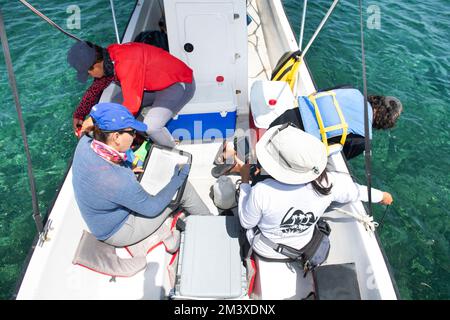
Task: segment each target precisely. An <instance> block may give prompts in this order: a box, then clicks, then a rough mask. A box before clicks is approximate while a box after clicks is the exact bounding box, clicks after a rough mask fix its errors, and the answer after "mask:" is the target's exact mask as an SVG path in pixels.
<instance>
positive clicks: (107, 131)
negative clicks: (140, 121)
mask: <svg viewBox="0 0 450 320" xmlns="http://www.w3.org/2000/svg"><path fill="white" fill-rule="evenodd" d="M102 131H103V132H105V133H111V132H118V133H120V134H122V133H128V134H129V135H130V136H132V137H133V138H134V137H136V132H137V130H136V129H131V130H117V131H110V130H102Z"/></svg>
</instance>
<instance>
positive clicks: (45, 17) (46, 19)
mask: <svg viewBox="0 0 450 320" xmlns="http://www.w3.org/2000/svg"><path fill="white" fill-rule="evenodd" d="M19 1H20V2H22V4H23V5H24V6H26V7H27V8H28V9H30V10H31V11H33V12H34V13H35V14H37V15H38V16H39V17H41V18H42V19H44V20H45V21H46V22H47V23H48V24H50V25H51V26H53V27H55V28H56V29H58V30H59V31H61V32H62V33H64V34H65V35H67V36H69V37H71V38H72V39H75V40H77V41H82V40H81V39H80V38H78V37H76V36H74V35H73V34H71V33H69V32H67V31H66V30H64V29H63V28H61V27H60V26H58V25H57V24H56V23H54V22H53V21H52V20H51V19H49V18H48V17H47V16H45V15H44V14H43V13H42V12H40V11H39V10H38V9H36V8H35V7H33V6H32V5H31V4H29V3H28V2H27V1H25V0H19Z"/></svg>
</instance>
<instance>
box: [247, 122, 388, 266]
mask: <svg viewBox="0 0 450 320" xmlns="http://www.w3.org/2000/svg"><path fill="white" fill-rule="evenodd" d="M256 156H257V158H258V161H259V163H260V164H261V166H262V169H264V170H265V171H266V172H267V174H268V175H270V178H268V179H265V180H263V181H260V182H258V183H257V184H256V185H254V186H253V187H251V186H250V184H249V182H250V167H249V165H248V164H246V165H244V166H243V167H242V168H241V178H242V183H241V185H240V194H239V211H238V212H239V219H240V222H241V225H242V227H243V228H245V229H248V230H247V239H248V241H249V243H250V244H252V246H253V250H254V251H255V252H256V253H257V254H259V255H260V256H263V257H266V258H270V259H286V256H284V255H282V254H280V253H278V252H276V251H275V250H274V249H272V248H271V247H269V246H268V245H267V244H265V243H264V242H263V241H256V243H253V238H254V235H255V227H257V228H258V229H259V230H260V232H261V233H262V234H263V235H264V236H265V237H267V238H269V239H270V240H272V241H273V242H275V243H277V244H283V245H286V246H290V247H292V248H295V249H298V250H299V249H301V248H303V247H304V246H305V245H306V244H308V242H309V241H310V240H311V238H312V236H313V230H314V225H315V224H316V223H317V221H318V220H319V218H320V217H321V216H322V215H323V213H324V212H325V210H326V209H327V208H328V206H329V205H330V204H331V202H333V201H336V202H340V203H346V202H352V201H358V200H361V201H367V187H366V186H361V185H359V184H357V183H354V182H353V181H352V179H351V178H349V176H348V174H345V173H337V172H327V170H326V166H327V160H328V158H327V152H326V148H325V146H324V144H323V143H322V142H321V141H320V140H318V139H317V138H316V137H314V136H312V135H310V134H308V133H306V132H304V131H302V130H300V129H298V128H296V127H295V126H293V125H292V124H290V123H288V124H284V125H278V126H275V127H272V128H270V129H269V130H267V132H266V133H265V134H264V135H263V137H262V138H261V139H260V141H258V143H257V144H256ZM372 199H373V201H374V202H378V203H380V204H385V205H388V204H391V203H392V201H393V200H392V196H391V195H390V194H389V193H387V192H382V191H380V190H377V189H372Z"/></svg>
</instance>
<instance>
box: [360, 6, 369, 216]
mask: <svg viewBox="0 0 450 320" xmlns="http://www.w3.org/2000/svg"><path fill="white" fill-rule="evenodd" d="M359 17H360V33H361V65H362V78H363V91H364V150H365V151H364V160H365V164H366V178H367V196H368V200H369V201H368V207H369V215H370V216H372V166H371V157H372V150H371V143H370V136H369V107H368V105H367V76H366V54H365V51H364V23H363V11H362V1H361V0H359Z"/></svg>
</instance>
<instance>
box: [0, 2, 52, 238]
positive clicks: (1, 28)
mask: <svg viewBox="0 0 450 320" xmlns="http://www.w3.org/2000/svg"><path fill="white" fill-rule="evenodd" d="M0 38H1V42H2V47H3V54H4V56H5V63H6V68H7V70H8V78H9V84H10V85H11V91H12V94H13V97H14V102H15V105H16V111H17V117H18V118H19V124H20V132H21V133H22V140H23V146H24V148H25V154H26V158H27V171H28V180H29V183H30V189H31V200H32V205H33V218H34V221H35V223H36V229H37V231H38V233H39V235H40V236H42V235H43V231H44V226H43V223H42V217H41V214H40V213H39V203H38V198H37V192H36V184H35V181H34V174H33V166H32V163H31V154H30V148H29V145H28V139H27V133H26V130H25V123H24V121H23V116H22V108H21V106H20V101H19V92H18V90H17V83H16V77H15V76H14V69H13V65H12V60H11V54H10V52H9V45H8V38H7V37H6V31H5V24H4V23H3V16H2V13H1V11H0Z"/></svg>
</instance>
